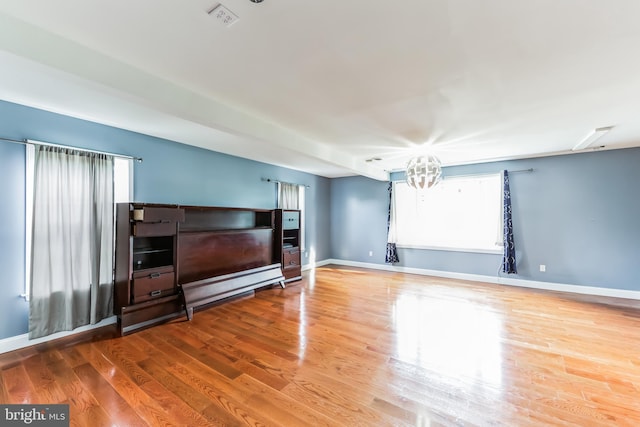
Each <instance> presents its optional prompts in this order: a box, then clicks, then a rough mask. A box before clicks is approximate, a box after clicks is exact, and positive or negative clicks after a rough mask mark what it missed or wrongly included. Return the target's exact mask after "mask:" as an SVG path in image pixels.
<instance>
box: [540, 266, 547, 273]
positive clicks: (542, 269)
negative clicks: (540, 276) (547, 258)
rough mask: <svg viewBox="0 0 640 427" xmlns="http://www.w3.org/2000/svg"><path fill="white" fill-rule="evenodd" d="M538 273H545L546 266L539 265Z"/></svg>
mask: <svg viewBox="0 0 640 427" xmlns="http://www.w3.org/2000/svg"><path fill="white" fill-rule="evenodd" d="M540 271H542V272H543V273H544V272H545V271H547V266H546V265H544V264H540Z"/></svg>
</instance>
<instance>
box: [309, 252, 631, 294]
mask: <svg viewBox="0 0 640 427" xmlns="http://www.w3.org/2000/svg"><path fill="white" fill-rule="evenodd" d="M328 264H336V265H344V266H347V267H362V268H370V269H374V270H384V271H395V272H399V273H410V274H419V275H422V276H435V277H444V278H449V279H459V280H469V281H472V282H486V283H494V284H499V285H508V286H518V287H523V288H532V289H544V290H547V291H559V292H569V293H574V294H582V295H594V296H601V297H612V298H625V299H634V300H640V291H631V290H627V289H611V288H600V287H595V286H582V285H570V284H566V283H552V282H539V281H537V280H524V279H513V278H510V277H501V276H483V275H480V274H466V273H454V272H449V271H440V270H427V269H423V268H412V267H398V266H393V265H389V264H374V263H368V262H358V261H346V260H341V259H326V260H323V261H319V262H317V263H316V264H315V266H308V268H306V269H307V270H308V269H311V268H314V267H322V266H324V265H328Z"/></svg>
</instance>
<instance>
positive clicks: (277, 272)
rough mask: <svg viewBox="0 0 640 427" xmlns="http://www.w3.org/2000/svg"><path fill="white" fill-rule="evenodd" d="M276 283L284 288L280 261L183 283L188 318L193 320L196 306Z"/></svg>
mask: <svg viewBox="0 0 640 427" xmlns="http://www.w3.org/2000/svg"><path fill="white" fill-rule="evenodd" d="M276 283H279V284H280V286H282V287H283V288H284V276H283V275H282V269H281V265H280V264H279V263H278V264H271V265H267V266H264V267H258V268H252V269H249V270H243V271H239V272H237V273H231V274H225V275H223V276H216V277H210V278H207V279H202V280H197V281H195V282H190V283H183V284H181V285H180V286H181V287H182V294H183V296H184V306H185V310H186V311H187V319H189V320H191V319H193V310H194V308H198V307H201V306H203V305H207V304H211V303H212V302H215V301H219V300H222V299H225V298H229V297H232V296H235V295H238V294H242V293H245V292H247V291H251V290H255V289H258V288H262V287H264V286H269V285H273V284H276Z"/></svg>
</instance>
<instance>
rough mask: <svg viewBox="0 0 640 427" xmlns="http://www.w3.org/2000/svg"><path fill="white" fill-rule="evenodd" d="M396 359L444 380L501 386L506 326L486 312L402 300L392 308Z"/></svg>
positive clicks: (475, 307) (468, 305)
mask: <svg viewBox="0 0 640 427" xmlns="http://www.w3.org/2000/svg"><path fill="white" fill-rule="evenodd" d="M393 315H394V325H395V329H396V337H397V338H396V339H397V341H396V344H397V353H398V357H399V358H400V359H401V360H403V361H405V362H409V363H414V364H416V365H419V366H421V367H423V368H426V369H430V370H435V371H437V372H438V373H440V374H441V375H447V376H454V377H460V376H464V377H466V378H467V379H471V380H474V379H475V380H476V381H481V382H482V383H483V384H487V385H491V386H495V387H500V386H501V385H502V369H501V360H502V348H501V342H500V339H501V338H500V337H501V334H502V330H503V320H502V317H501V316H500V315H498V314H497V313H495V312H492V311H490V310H488V309H487V307H486V306H483V305H479V304H474V303H471V302H467V301H459V300H450V301H443V300H441V299H440V300H438V301H434V300H430V299H427V298H421V297H418V296H415V295H401V296H400V297H399V298H398V300H397V301H396V303H395V306H394V313H393Z"/></svg>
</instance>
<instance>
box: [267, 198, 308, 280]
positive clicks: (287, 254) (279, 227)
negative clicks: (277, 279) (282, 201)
mask: <svg viewBox="0 0 640 427" xmlns="http://www.w3.org/2000/svg"><path fill="white" fill-rule="evenodd" d="M300 233H301V229H300V211H299V210H292V209H276V211H275V239H274V254H275V255H276V257H277V258H278V262H280V263H281V264H282V274H283V275H284V277H285V282H291V281H294V280H300V279H301V278H302V263H301V252H300V243H301V234H300Z"/></svg>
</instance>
